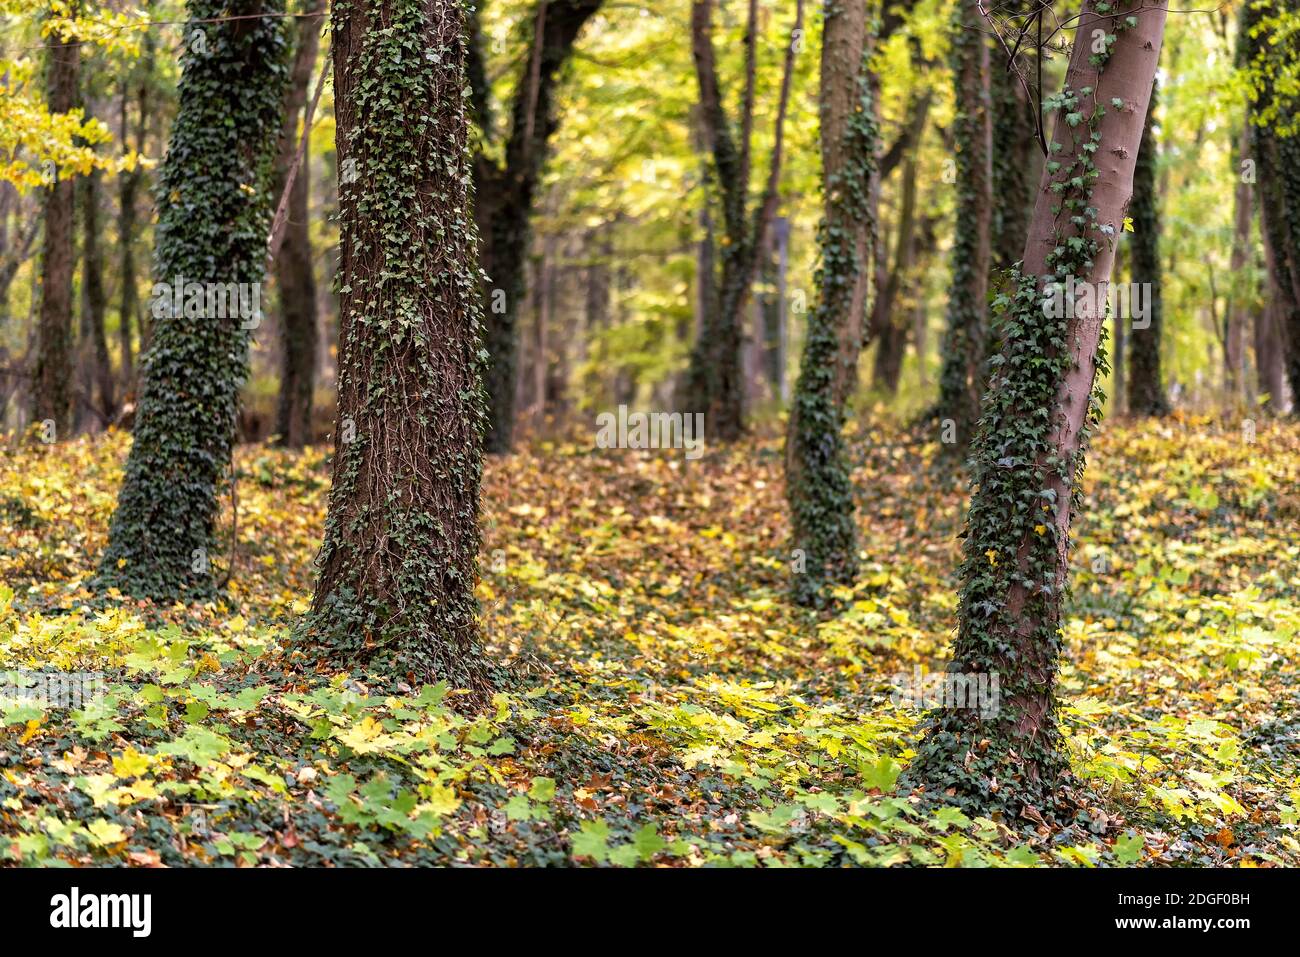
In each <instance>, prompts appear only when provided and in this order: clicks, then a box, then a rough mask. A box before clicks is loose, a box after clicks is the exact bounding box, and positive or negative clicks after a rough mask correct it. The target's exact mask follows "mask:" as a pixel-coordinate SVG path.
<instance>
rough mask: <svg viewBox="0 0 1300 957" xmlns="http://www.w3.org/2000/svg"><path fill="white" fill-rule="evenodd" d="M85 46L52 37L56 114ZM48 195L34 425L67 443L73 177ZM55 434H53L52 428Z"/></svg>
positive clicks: (60, 179)
mask: <svg viewBox="0 0 1300 957" xmlns="http://www.w3.org/2000/svg"><path fill="white" fill-rule="evenodd" d="M80 73H81V44H80V43H79V42H77V41H74V40H66V39H62V38H60V37H57V36H51V37H50V45H49V63H48V74H47V77H48V78H47V92H46V100H47V104H48V106H49V109H50V112H51V113H66V112H68V111H69V110H71V109H73V107H75V106H76V105H77V86H78V81H79V76H80ZM52 173H53V176H54V180H53V182H52V183H51V184H50V185H49V186H48V187H47V188H46V190H45V204H44V219H45V244H44V248H43V250H42V256H41V306H40V314H39V316H38V318H37V337H36V366H35V370H34V373H33V377H32V420H33V421H34V422H37V423H48V424H49V426H48V427H46V429H45V431H44V432H43V435H44V436H46V437H55V438H58V439H63V438H66V437H67V436H68V434H69V432H70V431H71V425H72V265H73V228H74V227H73V207H74V205H75V203H76V186H75V182H74V180H73V179H72V177H71V175H65V173H64V171H62V170H58V171H52ZM51 427H52V429H53V434H52V436H51V433H50V431H49V428H51Z"/></svg>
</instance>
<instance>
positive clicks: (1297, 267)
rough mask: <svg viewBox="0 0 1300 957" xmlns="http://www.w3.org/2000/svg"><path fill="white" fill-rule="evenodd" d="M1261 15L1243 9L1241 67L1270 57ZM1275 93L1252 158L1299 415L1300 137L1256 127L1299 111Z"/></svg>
mask: <svg viewBox="0 0 1300 957" xmlns="http://www.w3.org/2000/svg"><path fill="white" fill-rule="evenodd" d="M1261 16H1262V11H1261V10H1260V9H1259V8H1257V7H1256V6H1255V5H1254V4H1251V3H1245V4H1242V7H1241V13H1240V18H1241V19H1240V21H1239V28H1238V32H1237V35H1238V38H1239V42H1240V44H1241V46H1240V47H1239V48H1238V51H1237V56H1238V65H1239V66H1240V65H1243V64H1245V63H1251V62H1255V61H1257V60H1258V59H1259V58H1261V57H1264V56H1266V55H1267V54H1266V52H1265V51H1266V48H1267V46H1268V45H1269V43H1270V39H1271V38H1270V37H1269V36H1268V35H1267V34H1266V33H1260V34H1259V35H1256V36H1251V33H1252V30H1253V28H1254V27H1256V26H1258V24H1259V21H1260V18H1261ZM1273 96H1274V93H1273V90H1272V89H1271V88H1265V89H1262V90H1258V91H1256V93H1255V95H1254V97H1253V99H1252V102H1251V105H1250V121H1251V124H1252V125H1251V130H1252V138H1253V144H1254V149H1253V151H1252V152H1253V154H1254V156H1253V158H1254V159H1255V162H1256V185H1257V187H1258V191H1259V218H1260V232H1261V233H1262V235H1263V238H1264V248H1265V251H1266V255H1267V264H1268V272H1269V285H1268V288H1269V289H1270V290H1271V291H1272V292H1273V300H1272V301H1273V310H1274V318H1275V323H1274V327H1275V329H1276V331H1277V335H1278V338H1279V339H1280V341H1281V344H1282V353H1283V356H1284V364H1285V369H1286V379H1287V383H1288V385H1289V386H1290V390H1291V396H1292V399H1293V402H1294V407H1295V408H1294V409H1293V411H1295V410H1300V137H1297V136H1291V137H1279V136H1278V135H1277V134H1276V132H1275V130H1274V128H1273V126H1270V125H1262V126H1261V125H1259V124H1258V123H1256V122H1255V120H1256V119H1257V118H1258V116H1260V115H1263V114H1265V113H1266V111H1267V110H1269V109H1270V108H1271V107H1274V106H1276V107H1277V110H1278V113H1279V114H1280V115H1279V116H1278V117H1277V118H1276V122H1277V123H1278V124H1282V123H1288V122H1290V121H1291V120H1292V119H1293V118H1294V106H1291V105H1288V104H1287V103H1277V104H1275V103H1274V102H1273Z"/></svg>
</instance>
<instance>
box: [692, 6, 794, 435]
mask: <svg viewBox="0 0 1300 957" xmlns="http://www.w3.org/2000/svg"><path fill="white" fill-rule="evenodd" d="M757 30H758V22H757V5H756V3H754V2H753V0H751V2H750V5H749V26H748V31H749V32H748V34H747V37H748V40H747V42H746V56H745V75H746V80H745V92H744V94H743V96H742V113H741V120H740V139H739V142H737V141H736V140H734V139H733V137H732V134H731V124H730V122H729V120H728V118H727V115H726V112H725V110H724V107H723V102H722V93H721V91H720V89H719V86H718V72H717V62H716V57H715V54H714V49H713V0H692V4H691V49H692V55H693V57H694V60H695V74H696V79H697V82H698V84H699V89H700V114H699V115H700V119H701V123H700V126H701V131H702V139H703V140H704V143H705V145H706V147H707V149H708V150H709V152H710V153H711V154H712V156H713V169H712V173H713V175H714V176H715V177H716V184H717V188H718V189H719V191H720V192H721V194H722V211H723V218H722V226H723V234H724V240H725V242H724V245H723V249H722V275H721V279H720V281H719V283H718V290H717V306H716V309H713V310H710V311H709V312H708V313H707V314H706V315H705V317H704V319H705V321H704V323H703V326H702V328H701V330H700V335H699V337H697V339H696V341H695V344H694V347H693V348H692V349H691V357H690V364H689V367H688V369H687V374H686V377H685V380H684V383H683V392H684V395H683V397H682V401H681V402H680V403H679V404H681V405H683V406H684V407H685V411H688V412H703V413H704V415H705V421H706V422H707V423H708V428H709V431H710V435H711V437H713V438H716V439H718V440H719V441H723V442H729V441H733V440H735V439H736V438H738V437H739V436H740V435H741V433H742V431H743V430H744V418H745V408H744V406H745V385H744V370H743V367H742V359H741V345H742V338H743V336H742V325H743V314H744V307H745V303H746V301H747V300H748V298H749V294H750V289H751V285H752V283H753V278H754V264H755V262H756V261H757V259H758V255H759V246H760V245H761V243H762V242H763V238H764V237H765V236H766V234H767V230H768V227H769V225H770V223H771V221H772V217H773V216H774V215H775V214H776V207H777V202H778V199H779V193H778V187H779V186H780V177H781V162H782V154H783V149H784V142H785V140H784V137H785V115H786V111H787V108H788V106H789V100H790V87H791V82H792V78H793V73H794V58H795V54H796V49H795V48H796V46H797V45H798V42H799V39H800V38H801V37H802V33H803V0H796V3H795V20H794V26H793V28H792V31H791V39H790V41H789V43H788V45H787V47H786V50H785V64H784V69H783V73H782V77H781V91H780V94H779V98H778V103H777V109H776V118H775V121H774V127H775V129H774V139H773V146H772V155H771V160H770V162H769V165H768V176H767V185H766V187H765V188H764V190H763V193H762V195H761V197H760V198H759V201H758V203H757V205H756V206H755V207H754V209H753V211H752V214H751V212H750V210H749V208H748V207H749V171H750V165H751V160H750V157H751V150H752V141H751V135H750V134H751V133H752V130H753V105H754V104H753V88H754V73H755V57H756V52H755V42H756V37H757Z"/></svg>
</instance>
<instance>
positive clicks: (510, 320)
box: [469, 0, 603, 452]
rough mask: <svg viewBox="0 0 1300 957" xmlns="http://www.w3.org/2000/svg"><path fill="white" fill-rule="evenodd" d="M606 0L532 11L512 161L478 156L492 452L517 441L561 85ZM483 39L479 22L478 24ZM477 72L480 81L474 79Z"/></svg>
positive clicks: (478, 101) (475, 61)
mask: <svg viewBox="0 0 1300 957" xmlns="http://www.w3.org/2000/svg"><path fill="white" fill-rule="evenodd" d="M602 2H603V0H541V2H540V3H539V4H538V5H537V7H536V8H535V10H534V11H533V14H532V20H533V32H532V48H531V52H530V54H529V57H528V58H527V60H526V61H525V64H524V68H523V69H522V70H521V71H520V76H519V80H518V83H517V86H516V90H515V95H514V100H513V102H512V106H511V110H510V133H509V136H508V138H507V140H506V143H505V162H504V163H503V164H497V163H496V162H494V161H493V160H491V159H490V158H489V157H487V156H486V155H484V154H482V153H480V154H479V155H478V156H477V157H476V158H475V163H474V190H475V208H474V218H475V220H476V222H477V224H478V230H479V235H480V246H479V265H480V266H481V268H482V270H483V272H484V274H485V275H486V276H487V282H486V284H485V285H484V287H483V303H484V306H483V311H484V322H485V325H486V330H487V334H486V348H487V352H488V355H489V356H490V357H491V358H490V360H489V366H488V370H487V375H486V380H485V384H486V386H487V394H488V430H487V436H486V439H485V446H486V448H487V450H488V451H489V452H506V451H508V450H509V448H510V443H511V437H512V434H513V431H514V422H515V385H516V382H515V379H516V374H517V371H516V370H517V365H518V359H519V329H518V325H519V321H518V320H519V315H520V307H521V305H522V304H523V299H524V289H525V284H524V279H525V274H524V261H525V258H526V257H527V255H528V246H529V242H530V239H531V236H532V211H533V203H534V201H535V199H536V196H537V185H538V181H539V180H540V178H541V174H542V169H543V168H544V166H545V165H546V157H547V151H548V149H549V144H550V140H551V137H552V136H553V135H554V133H555V131H556V129H558V128H559V118H558V117H557V116H556V113H555V99H556V89H557V87H558V85H559V81H560V76H561V73H562V72H563V69H564V66H565V64H566V63H568V61H569V57H570V56H571V55H572V53H573V45H574V43H575V42H576V41H577V38H578V34H579V33H580V32H581V31H582V28H583V26H585V25H586V23H587V21H588V20H590V19H591V18H592V17H593V16H595V15H596V13H597V11H599V10H600V5H601V3H602ZM474 26H475V27H476V26H477V25H476V23H475V24H474ZM473 36H474V39H477V29H475V30H474V31H473ZM482 63H483V60H482V56H481V53H480V52H479V51H478V50H477V49H476V48H475V47H471V59H470V67H471V69H470V71H469V78H470V80H471V90H472V93H473V95H472V97H471V99H472V101H473V104H472V105H473V106H474V108H475V110H476V112H478V113H479V116H478V120H479V124H480V126H482V127H483V128H484V129H485V130H488V132H490V118H489V117H488V116H487V115H486V111H487V103H488V91H487V89H486V74H485V73H484V71H483V69H482ZM476 77H477V81H476V82H475V80H476Z"/></svg>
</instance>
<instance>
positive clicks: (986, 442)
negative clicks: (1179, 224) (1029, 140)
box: [904, 0, 1166, 817]
mask: <svg viewBox="0 0 1300 957" xmlns="http://www.w3.org/2000/svg"><path fill="white" fill-rule="evenodd" d="M1126 16H1130V17H1133V18H1134V21H1133V22H1134V23H1135V24H1136V25H1135V26H1132V27H1131V28H1130V27H1126V24H1125V19H1124V18H1125V17H1126ZM1165 17H1166V10H1165V9H1164V8H1160V7H1148V8H1144V9H1141V10H1135V11H1133V12H1131V13H1127V12H1120V13H1117V14H1111V15H1098V14H1097V13H1096V12H1095V11H1094V9H1093V6H1092V3H1091V0H1087V2H1085V3H1084V6H1083V10H1082V13H1081V15H1080V18H1079V21H1078V28H1077V31H1076V34H1075V42H1074V48H1073V51H1072V53H1071V56H1070V62H1069V67H1068V69H1067V71H1066V75H1065V90H1064V91H1063V92H1062V94H1061V95H1060V96H1059V97H1057V98H1053V99H1051V100H1048V101H1047V103H1046V104H1045V105H1046V107H1047V109H1048V111H1049V112H1054V113H1056V114H1057V117H1058V119H1057V123H1056V128H1055V131H1054V133H1053V136H1052V140H1051V141H1050V142H1051V143H1052V149H1053V153H1052V162H1051V163H1050V164H1049V165H1048V166H1047V168H1046V169H1045V171H1044V174H1043V180H1042V184H1041V187H1040V190H1039V193H1038V198H1037V202H1036V204H1035V207H1034V215H1033V218H1032V220H1031V222H1030V231H1029V238H1028V241H1027V243H1026V245H1025V252H1024V268H1023V273H1022V277H1021V278H1020V280H1019V286H1018V288H1017V289H1016V290H1015V291H1014V293H1012V294H1011V295H1009V296H1008V297H1006V298H1004V299H1002V300H1000V301H999V303H998V307H997V308H998V327H997V328H998V332H999V341H1000V343H1001V345H1000V351H999V354H998V355H997V356H996V357H995V359H994V361H993V363H992V365H991V369H992V381H991V383H990V387H989V392H988V401H987V402H986V403H985V408H984V410H983V418H982V420H981V423H980V429H979V431H978V432H977V434H976V438H975V442H974V446H973V449H972V455H971V461H972V463H973V466H974V470H975V471H974V486H973V487H974V492H973V495H972V499H971V507H970V513H969V516H968V519H967V526H966V538H965V546H964V550H965V559H964V561H963V564H962V570H961V578H962V588H961V603H960V607H959V610H958V618H959V630H958V635H957V639H956V643H955V645H954V648H953V660H952V663H951V664H950V666H949V669H948V672H949V674H948V677H949V679H950V680H953V681H957V680H960V681H961V685H960V688H961V689H962V693H961V694H960V700H953V701H950V702H949V704H950V705H951V706H947V707H943V708H941V709H939V710H936V711H935V712H933V714H932V716H931V718H930V721H929V726H928V728H927V731H926V733H925V736H924V738H923V740H922V742H921V743H920V745H919V746H918V750H917V756H916V758H915V759H914V761H913V763H912V764H911V765H910V766H909V768H908V769H907V776H906V778H905V780H904V783H905V786H911V787H917V786H920V787H922V788H924V791H925V794H926V796H927V797H930V798H932V799H933V800H936V801H940V802H950V803H954V804H958V805H960V806H962V807H964V808H965V809H967V810H969V811H972V812H975V813H989V812H991V811H995V810H1001V811H1003V812H1004V813H1005V814H1007V815H1009V816H1012V817H1015V816H1019V814H1020V813H1021V811H1022V809H1023V808H1024V807H1025V806H1032V807H1035V808H1037V809H1038V813H1039V814H1040V815H1041V816H1042V817H1052V816H1055V815H1056V814H1057V813H1062V814H1065V813H1069V811H1068V810H1065V809H1062V810H1061V811H1060V812H1058V811H1057V808H1056V804H1057V802H1058V801H1061V803H1063V804H1068V803H1069V802H1068V801H1067V800H1065V797H1066V795H1065V792H1064V791H1063V790H1062V785H1063V783H1064V776H1065V774H1066V772H1067V769H1068V758H1067V756H1066V752H1065V746H1064V743H1063V741H1062V738H1061V734H1060V731H1059V729H1058V727H1057V721H1056V691H1055V688H1056V676H1057V671H1058V668H1059V661H1060V654H1061V645H1062V638H1061V626H1062V623H1063V622H1062V607H1063V599H1064V595H1065V592H1066V590H1067V589H1068V586H1069V580H1068V573H1069V566H1068V551H1069V538H1070V526H1071V518H1072V515H1073V511H1074V508H1075V506H1076V505H1077V500H1076V496H1077V494H1078V478H1079V476H1080V474H1081V473H1082V470H1083V466H1084V449H1085V443H1086V437H1087V434H1088V432H1089V429H1090V426H1091V425H1092V424H1093V423H1094V422H1095V418H1096V416H1097V414H1098V413H1099V410H1098V409H1097V407H1096V405H1095V403H1094V400H1093V386H1094V382H1095V378H1096V371H1097V350H1098V346H1099V342H1100V338H1101V328H1102V323H1103V321H1104V314H1105V310H1104V309H1101V308H1097V303H1096V297H1095V296H1094V297H1092V299H1091V300H1084V299H1080V300H1078V301H1077V302H1076V303H1075V304H1074V308H1073V309H1071V310H1066V309H1064V308H1062V309H1059V310H1057V311H1055V312H1051V311H1050V310H1047V309H1045V308H1044V301H1045V300H1047V301H1049V302H1050V301H1052V300H1056V301H1059V297H1060V296H1061V295H1063V294H1064V292H1063V284H1065V283H1066V282H1067V281H1069V280H1071V279H1072V280H1074V281H1075V283H1076V284H1077V283H1080V282H1086V283H1089V284H1092V287H1093V288H1094V289H1100V288H1104V286H1102V285H1101V284H1103V283H1107V282H1109V280H1110V276H1111V272H1112V267H1113V264H1114V250H1115V241H1116V239H1117V238H1118V235H1119V232H1120V230H1121V229H1122V226H1123V221H1124V216H1125V213H1126V207H1127V205H1128V202H1129V199H1130V197H1131V195H1132V192H1133V171H1134V165H1135V162H1136V160H1137V156H1138V150H1139V147H1140V143H1141V138H1142V128H1143V121H1144V119H1145V117H1146V115H1147V106H1148V101H1149V100H1150V96H1151V86H1152V80H1153V79H1154V77H1155V71H1156V66H1157V64H1158V62H1159V57H1160V45H1161V40H1162V38H1163V35H1164V25H1165ZM1117 28H1118V29H1117ZM1094 30H1098V31H1101V32H1100V34H1097V35H1095V34H1094V32H1093V31H1094ZM1106 35H1111V36H1115V37H1116V39H1115V41H1114V43H1113V45H1112V46H1110V47H1109V54H1108V55H1107V56H1105V57H1099V58H1097V59H1096V60H1093V61H1092V62H1090V58H1092V57H1093V56H1094V53H1093V48H1094V42H1093V39H1094V36H1100V37H1102V38H1104V37H1105V36H1106ZM1094 64H1100V65H1094ZM1084 90H1087V91H1088V92H1086V93H1085V92H1083V91H1084ZM1116 101H1118V105H1115V103H1116ZM1094 157H1095V159H1094ZM1089 210H1091V211H1092V212H1091V213H1090V212H1089ZM1061 213H1065V214H1066V215H1064V216H1063V215H1061ZM1075 216H1078V217H1079V218H1078V220H1074V219H1073V217H1075ZM1089 303H1091V308H1090V307H1089ZM981 676H982V677H981ZM993 676H996V677H997V679H998V687H997V694H996V699H995V700H994V696H993V694H992V693H991V692H992V684H991V679H992V677H993ZM980 682H983V684H980ZM977 687H982V688H984V689H985V690H987V691H989V692H990V694H988V695H987V697H986V696H984V695H980V700H979V701H978V703H977V702H976V701H974V700H972V699H973V698H974V689H975V688H977ZM955 697H956V696H955V695H954V698H955Z"/></svg>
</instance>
